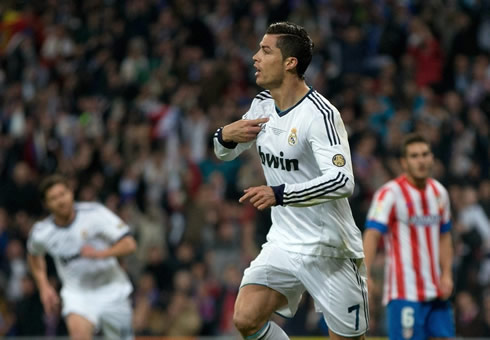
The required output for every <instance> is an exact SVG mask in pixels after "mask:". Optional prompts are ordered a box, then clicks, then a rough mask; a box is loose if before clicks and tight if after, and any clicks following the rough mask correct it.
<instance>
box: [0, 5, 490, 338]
mask: <svg viewBox="0 0 490 340" xmlns="http://www.w3.org/2000/svg"><path fill="white" fill-rule="evenodd" d="M282 20H290V21H293V22H296V23H298V24H300V25H303V26H304V27H305V28H307V30H308V31H309V32H310V34H311V35H312V38H313V40H314V43H315V54H314V58H313V61H312V64H311V65H310V67H309V70H308V72H307V74H306V79H307V82H308V83H309V84H310V85H312V86H313V87H314V88H315V89H316V90H317V91H319V92H321V93H322V94H323V95H324V96H325V97H327V98H328V99H329V100H330V101H331V102H332V103H333V104H334V105H335V106H336V107H338V108H339V110H340V112H341V114H342V118H343V120H344V123H345V125H346V128H347V130H348V132H349V134H350V143H351V152H352V159H353V163H354V171H355V176H356V191H355V193H354V195H353V196H352V197H351V199H350V202H351V206H352V209H353V213H354V217H355V219H356V222H357V224H358V226H359V227H360V228H361V229H363V225H364V222H365V218H366V214H367V209H368V207H369V203H370V200H371V198H372V194H373V193H374V191H375V190H376V189H377V188H378V187H379V186H380V185H381V184H383V183H384V182H386V181H387V180H389V179H390V178H393V177H395V176H396V175H398V174H399V173H400V171H401V169H400V166H399V164H398V160H397V157H398V155H399V153H398V148H399V143H400V141H401V139H402V136H403V135H404V134H406V133H408V132H411V131H419V132H421V133H422V134H423V135H424V136H426V137H427V138H428V139H429V140H430V142H431V143H432V147H433V150H434V153H435V156H436V159H437V161H436V166H435V171H434V177H435V178H437V179H438V180H440V181H441V182H442V183H443V184H444V185H445V186H446V187H447V188H448V190H449V192H450V195H451V199H452V211H453V229H452V233H453V237H454V246H455V260H456V261H455V263H454V275H455V292H454V295H453V297H452V301H453V303H454V306H455V319H456V332H457V335H458V336H464V337H471V336H480V337H481V336H485V335H486V336H488V335H489V334H490V288H488V287H489V286H490V222H489V216H490V180H489V164H490V162H489V156H490V152H489V150H490V145H489V128H490V124H489V120H490V1H488V0H480V1H469V0H425V1H424V0H419V1H417V0H372V1H371V0H348V1H346V0H309V1H300V0H289V1H288V0H268V1H261V0H248V1H242V0H213V1H211V0H210V1H197V0H196V1H193V0H179V1H177V0H175V1H171V0H126V1H117V0H85V1H81V0H78V1H75V0H72V1H69V0H48V1H42V2H39V1H29V0H24V1H20V0H4V1H2V2H1V3H0V130H1V134H0V335H13V336H16V335H41V334H43V335H62V334H66V328H65V326H64V324H63V321H62V320H60V319H59V318H55V319H47V318H43V316H42V315H43V312H42V305H41V304H40V301H39V296H38V293H37V291H36V288H35V285H34V282H33V280H32V278H31V277H30V275H29V272H28V268H27V265H26V257H25V255H26V246H25V241H26V238H27V236H28V233H29V231H30V229H31V227H32V224H33V222H34V220H36V219H37V218H39V217H42V216H43V214H44V211H43V207H42V204H41V201H40V198H39V195H38V192H37V184H38V183H39V180H40V179H41V178H42V177H43V176H44V175H46V174H51V173H54V172H60V173H63V174H65V175H67V176H68V177H69V179H70V182H71V184H72V186H73V188H74V189H75V191H76V195H77V199H78V200H80V201H91V200H98V201H101V202H103V203H105V204H106V205H107V206H108V207H109V208H110V209H111V210H113V211H114V212H116V213H117V214H118V215H119V216H120V217H121V218H122V219H123V220H125V221H126V222H127V223H128V224H129V225H130V226H131V227H132V228H133V233H134V235H135V237H136V239H137V241H138V250H137V254H136V255H135V256H130V257H127V258H125V259H124V260H123V264H124V267H125V268H126V269H127V270H128V272H129V273H130V277H131V279H132V281H133V283H134V286H135V290H134V294H133V303H134V329H135V332H136V334H139V335H168V336H173V335H230V334H236V331H235V330H234V326H233V323H232V315H233V304H234V301H235V298H236V295H237V291H238V286H239V283H240V278H241V273H242V271H243V269H244V268H245V267H246V266H247V265H248V263H249V262H250V260H251V259H252V258H254V256H255V255H256V254H257V253H258V250H259V249H260V245H261V244H262V243H263V242H264V240H265V235H266V233H267V228H268V227H269V225H270V220H269V219H270V217H269V212H268V211H265V212H258V211H256V210H255V209H253V207H251V206H250V205H240V204H239V203H238V198H239V197H240V196H241V192H242V190H243V189H244V188H247V187H249V186H252V185H257V184H262V183H263V182H264V179H263V177H262V174H261V169H260V160H258V157H257V156H256V155H254V153H253V151H252V152H250V153H247V154H246V155H245V156H243V157H241V158H240V159H237V160H234V161H232V162H226V163H223V162H220V161H218V160H217V159H216V158H215V156H214V154H213V152H212V136H213V133H214V131H215V130H216V128H218V127H220V126H223V125H224V124H226V123H228V122H230V121H232V120H235V119H237V118H239V117H241V115H242V114H243V113H244V110H245V108H246V107H247V106H248V105H249V103H250V102H251V100H252V98H253V97H254V96H255V94H256V93H257V92H258V91H259V89H258V88H257V86H256V85H255V81H254V68H253V66H252V64H253V63H252V55H253V54H254V53H255V51H256V50H257V48H258V42H259V40H260V37H261V36H262V34H263V32H264V31H265V28H266V27H267V25H268V24H269V23H271V22H275V21H282ZM378 259H379V260H376V262H377V263H376V265H375V266H376V268H375V277H374V281H375V283H376V284H374V285H373V286H371V287H370V295H371V296H370V301H371V303H370V308H371V325H370V326H371V328H370V331H369V333H368V334H369V335H385V334H386V326H385V320H384V307H383V306H382V305H381V293H382V275H383V264H382V254H379V255H378ZM49 271H50V273H51V279H52V280H53V282H56V280H57V278H56V275H55V271H54V267H53V265H52V263H51V264H50V266H49ZM278 322H280V323H281V325H282V326H283V327H284V329H285V330H286V331H287V332H288V334H291V335H295V334H296V335H298V334H301V335H317V334H323V332H324V331H325V325H323V324H322V322H321V320H319V314H316V313H315V311H314V306H313V303H312V301H311V299H310V298H308V297H305V298H304V300H303V302H302V305H301V308H300V310H299V311H298V314H297V316H296V317H295V318H294V319H292V320H279V321H278Z"/></svg>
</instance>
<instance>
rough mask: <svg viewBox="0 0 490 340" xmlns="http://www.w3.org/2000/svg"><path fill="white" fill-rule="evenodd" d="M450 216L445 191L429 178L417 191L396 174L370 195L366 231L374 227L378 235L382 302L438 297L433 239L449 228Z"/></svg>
mask: <svg viewBox="0 0 490 340" xmlns="http://www.w3.org/2000/svg"><path fill="white" fill-rule="evenodd" d="M450 218H451V215H450V205H449V196H448V193H447V191H446V189H445V188H444V187H443V186H442V184H441V183H439V182H438V181H436V180H434V179H431V178H430V179H428V180H427V185H426V186H425V188H424V189H423V190H422V189H418V188H416V187H415V186H413V185H412V184H410V183H409V182H408V180H407V178H406V176H404V175H402V176H400V177H398V178H396V179H394V180H392V181H389V182H388V183H386V184H385V185H383V186H382V187H381V188H380V189H379V190H378V191H377V192H376V193H375V195H374V199H373V202H372V203H371V207H370V209H369V213H368V218H367V222H366V228H375V229H378V230H380V231H381V232H382V233H383V236H384V244H385V252H386V261H385V283H384V292H383V303H384V304H387V303H388V302H389V301H390V300H393V299H402V300H408V301H428V300H431V299H434V298H436V297H439V296H441V291H440V288H439V280H440V273H441V271H440V265H439V243H440V242H439V241H440V234H442V233H445V232H448V231H449V230H450V229H451V221H450Z"/></svg>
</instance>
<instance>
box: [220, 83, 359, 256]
mask: <svg viewBox="0 0 490 340" xmlns="http://www.w3.org/2000/svg"><path fill="white" fill-rule="evenodd" d="M243 118H244V119H256V118H269V121H268V122H267V123H265V124H264V125H263V126H262V131H261V132H260V133H259V134H258V136H257V138H256V140H255V141H252V142H249V143H240V144H236V143H226V142H224V141H223V139H222V136H221V129H218V131H217V132H216V134H215V138H214V150H215V153H216V156H217V157H218V158H219V159H222V160H231V159H234V158H235V157H237V156H238V155H239V154H240V153H241V152H243V151H244V150H246V149H248V148H250V147H251V146H252V144H253V143H254V142H255V143H256V147H257V151H258V152H259V155H260V159H261V161H262V167H263V169H264V174H265V178H266V180H267V185H269V186H271V187H272V188H273V190H274V194H275V196H276V201H277V205H276V206H274V207H272V212H271V217H272V227H271V229H270V231H269V233H268V235H267V240H268V241H269V242H274V243H275V244H276V245H278V246H279V247H280V248H283V249H285V250H288V251H292V252H297V253H301V254H308V255H322V256H331V257H340V258H362V257H364V253H363V250H362V238H361V232H360V230H359V228H358V227H357V226H356V225H355V222H354V218H353V217H352V212H351V209H350V206H349V202H348V199H347V197H348V196H350V195H351V194H352V191H353V189H354V176H353V173H352V164H351V157H350V149H349V143H348V139H347V132H346V131H345V127H344V124H343V122H342V119H341V117H340V113H339V112H338V110H337V109H336V108H335V107H334V106H333V105H332V104H330V102H329V101H328V100H326V99H325V98H324V97H323V96H322V95H321V94H319V93H318V92H316V91H315V90H313V89H311V90H310V91H309V92H308V93H307V94H306V95H305V97H304V98H303V99H302V100H300V101H299V102H298V103H297V104H296V105H295V106H293V107H292V108H290V109H288V110H286V111H283V112H278V111H277V110H276V106H275V103H274V100H273V99H272V97H271V95H270V93H269V91H263V92H261V93H259V94H258V95H257V96H256V97H255V99H254V100H253V102H252V105H251V107H250V109H249V111H248V112H247V113H246V114H245V115H244V116H243Z"/></svg>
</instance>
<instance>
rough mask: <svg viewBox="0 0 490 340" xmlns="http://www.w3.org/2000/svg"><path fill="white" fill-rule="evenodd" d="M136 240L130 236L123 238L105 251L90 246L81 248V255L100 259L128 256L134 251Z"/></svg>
mask: <svg viewBox="0 0 490 340" xmlns="http://www.w3.org/2000/svg"><path fill="white" fill-rule="evenodd" d="M136 247H137V246H136V240H135V239H134V237H133V236H131V235H129V234H128V235H126V236H123V238H121V239H120V240H119V241H117V242H116V243H114V244H113V245H112V246H111V247H109V248H106V249H101V250H97V249H95V248H93V247H92V246H89V245H86V246H84V247H83V248H82V251H81V255H82V256H84V257H90V258H96V259H102V258H106V257H111V256H115V257H120V256H125V255H129V254H131V253H133V252H135V251H136Z"/></svg>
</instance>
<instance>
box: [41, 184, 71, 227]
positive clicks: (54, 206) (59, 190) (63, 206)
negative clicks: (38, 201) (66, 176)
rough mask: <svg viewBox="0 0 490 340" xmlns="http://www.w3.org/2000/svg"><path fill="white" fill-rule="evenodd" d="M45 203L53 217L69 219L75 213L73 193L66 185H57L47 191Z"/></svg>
mask: <svg viewBox="0 0 490 340" xmlns="http://www.w3.org/2000/svg"><path fill="white" fill-rule="evenodd" d="M45 203H46V207H47V208H48V210H49V211H50V212H51V213H53V215H55V216H60V217H62V218H68V217H69V216H70V215H71V214H72V212H73V193H72V191H71V190H70V189H68V188H67V187H66V185H64V184H62V183H58V184H55V185H53V186H52V187H51V188H49V189H48V191H46V196H45Z"/></svg>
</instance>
